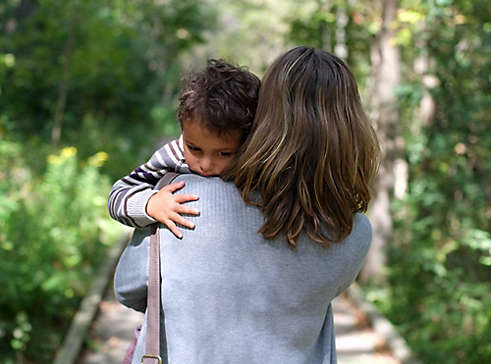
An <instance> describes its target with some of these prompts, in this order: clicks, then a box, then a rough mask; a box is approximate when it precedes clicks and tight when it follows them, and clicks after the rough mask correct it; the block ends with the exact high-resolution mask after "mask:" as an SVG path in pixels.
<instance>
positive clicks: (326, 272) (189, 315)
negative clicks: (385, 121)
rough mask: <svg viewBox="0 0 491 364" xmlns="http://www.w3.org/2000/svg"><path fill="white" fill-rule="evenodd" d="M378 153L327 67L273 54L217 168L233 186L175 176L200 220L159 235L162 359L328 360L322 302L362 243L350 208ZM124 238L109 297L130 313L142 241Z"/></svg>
mask: <svg viewBox="0 0 491 364" xmlns="http://www.w3.org/2000/svg"><path fill="white" fill-rule="evenodd" d="M378 155H379V147H378V143H377V139H376V136H375V133H374V131H373V129H372V128H371V126H370V124H369V122H368V120H367V118H366V116H365V113H364V111H363V109H362V107H361V102H360V98H359V95H358V90H357V86H356V82H355V80H354V78H353V76H352V74H351V72H350V71H349V69H348V68H347V66H346V65H345V64H344V63H343V62H342V61H341V60H340V59H338V58H336V57H335V56H333V55H331V54H329V53H327V52H323V51H320V50H316V49H311V48H306V47H297V48H294V49H292V50H290V51H288V52H286V53H285V54H284V55H282V56H281V57H279V58H278V59H277V60H276V61H275V62H274V63H273V65H272V66H271V67H270V68H269V69H268V70H267V72H266V74H265V76H264V80H263V83H262V87H261V91H260V96H259V104H258V109H257V114H256V118H255V122H254V125H253V129H252V131H251V134H250V135H249V137H248V139H247V141H246V142H245V144H244V146H243V150H242V151H241V154H240V157H239V159H238V161H237V163H236V164H235V167H234V168H233V169H232V170H231V171H230V174H229V175H230V176H231V177H233V180H234V182H235V184H232V183H230V182H224V181H222V180H221V179H219V178H203V177H200V176H196V175H182V176H180V177H178V178H179V179H182V180H184V181H186V187H185V189H184V191H192V192H193V193H195V194H198V195H199V196H200V199H199V201H195V202H192V203H191V205H193V206H194V207H197V208H198V209H199V210H200V211H201V215H200V216H199V217H190V219H191V220H195V221H193V222H195V223H196V229H195V230H185V231H183V238H182V240H178V239H176V238H174V237H173V236H172V233H170V231H168V230H165V229H161V237H160V246H161V278H162V284H161V287H162V289H161V299H162V306H163V312H164V313H165V319H162V322H161V327H162V328H161V354H162V357H163V358H164V362H168V363H172V364H173V363H186V364H192V363H295V364H297V363H335V362H336V351H335V337H334V328H333V316H332V309H331V303H330V302H331V300H332V299H333V298H335V297H336V296H337V295H339V294H340V293H341V292H343V291H344V290H345V289H346V288H347V287H348V286H349V285H350V284H351V283H352V282H353V280H354V279H355V277H356V275H357V274H358V272H359V270H360V269H361V267H362V263H363V260H364V258H365V256H366V254H367V251H368V248H369V245H370V241H371V227H370V223H369V221H368V219H367V218H366V217H365V216H364V215H362V214H361V213H360V212H364V211H366V209H367V205H368V202H369V199H370V193H369V189H368V185H369V183H370V181H371V180H372V178H373V177H374V175H375V173H376V170H377V166H378ZM137 234H140V235H139V236H141V237H142V239H141V242H140V243H138V244H135V245H130V246H128V247H127V248H126V250H125V252H124V253H123V255H122V257H121V259H120V262H119V264H118V268H117V271H116V276H115V292H116V295H117V297H118V299H119V300H120V301H121V302H122V303H123V304H125V305H127V306H130V307H133V308H135V309H139V310H144V309H145V304H146V301H145V300H146V283H147V270H148V269H147V261H148V256H147V252H148V241H149V239H148V238H147V235H148V231H145V230H143V231H137ZM164 322H165V325H164ZM164 330H165V331H164ZM144 332H145V327H144V328H143V335H141V337H140V338H139V342H138V345H137V348H136V351H135V357H134V359H133V363H139V362H140V358H141V355H142V354H143V347H144V340H145V334H144Z"/></svg>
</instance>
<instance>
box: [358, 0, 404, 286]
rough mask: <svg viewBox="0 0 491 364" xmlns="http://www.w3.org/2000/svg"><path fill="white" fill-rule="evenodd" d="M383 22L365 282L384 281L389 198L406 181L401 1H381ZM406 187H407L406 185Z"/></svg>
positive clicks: (377, 42) (376, 45)
mask: <svg viewBox="0 0 491 364" xmlns="http://www.w3.org/2000/svg"><path fill="white" fill-rule="evenodd" d="M381 5H382V24H381V28H380V30H379V32H378V34H377V35H376V37H375V39H374V42H373V44H372V46H371V61H372V67H373V77H374V81H373V83H372V85H373V92H372V95H373V97H372V100H371V104H372V105H371V106H372V111H373V112H374V119H375V121H376V129H377V135H378V137H379V140H380V144H381V147H382V158H383V159H382V165H381V168H380V175H379V178H378V180H377V181H376V183H375V196H374V200H373V202H372V205H371V209H370V212H369V213H370V219H371V221H372V225H373V240H372V247H371V249H370V252H369V253H368V258H367V263H366V264H365V267H364V268H363V269H362V272H361V275H360V279H361V280H362V281H368V280H375V281H382V280H384V267H385V264H386V247H387V244H388V243H389V241H390V239H391V237H392V216H391V213H390V201H391V198H392V197H393V196H394V188H395V186H396V185H398V184H401V183H402V186H404V185H405V184H406V183H407V167H404V166H405V162H404V161H403V160H402V159H401V158H400V157H399V155H400V150H401V149H402V147H403V140H402V137H401V130H400V121H399V114H398V110H397V97H396V95H395V94H394V88H395V87H396V86H397V85H399V82H400V70H399V66H400V65H399V51H398V49H397V47H396V46H395V45H394V44H393V42H392V38H393V37H394V35H395V29H394V23H395V20H396V16H397V9H398V5H399V2H398V0H382V2H381ZM403 190H404V188H403Z"/></svg>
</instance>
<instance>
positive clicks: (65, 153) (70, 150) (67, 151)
mask: <svg viewBox="0 0 491 364" xmlns="http://www.w3.org/2000/svg"><path fill="white" fill-rule="evenodd" d="M75 154H77V148H75V147H65V148H63V149H62V150H61V153H60V156H61V158H63V159H68V158H70V157H73V156H74V155H75Z"/></svg>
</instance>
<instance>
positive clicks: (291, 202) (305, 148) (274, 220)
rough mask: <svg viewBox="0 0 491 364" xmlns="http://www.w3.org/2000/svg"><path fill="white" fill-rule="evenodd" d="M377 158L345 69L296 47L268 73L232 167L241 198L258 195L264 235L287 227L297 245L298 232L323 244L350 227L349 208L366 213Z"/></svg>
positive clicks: (331, 58)
mask: <svg viewBox="0 0 491 364" xmlns="http://www.w3.org/2000/svg"><path fill="white" fill-rule="evenodd" d="M378 157H379V146H378V142H377V138H376V135H375V132H374V130H373V128H372V127H371V125H370V123H369V121H368V119H367V116H366V114H365V112H364V111H363V108H362V105H361V101H360V96H359V94H358V88H357V85H356V81H355V79H354V77H353V75H352V73H351V71H350V70H349V68H348V67H347V66H346V64H345V63H344V62H343V61H342V60H340V59H339V58H337V57H335V56H333V55H331V54H329V53H328V52H325V51H321V50H318V49H313V48H307V47H297V48H294V49H292V50H290V51H288V52H286V53H285V54H283V55H282V56H280V57H279V58H278V59H277V60H276V61H275V62H274V63H273V64H272V65H271V66H270V67H269V69H268V70H267V71H266V74H265V76H264V78H263V80H262V86H261V90H260V94H259V103H258V108H257V111H256V118H255V121H254V124H253V127H252V131H251V133H250V135H249V137H248V139H247V141H246V143H245V144H244V147H243V151H242V154H241V156H240V157H239V162H238V163H237V167H236V168H235V169H234V170H233V171H232V173H233V174H234V176H235V182H236V184H237V186H238V187H239V188H240V189H241V191H242V194H243V197H244V198H245V199H246V200H247V197H248V196H249V194H250V192H252V191H259V192H260V193H261V195H262V202H261V205H260V206H261V208H262V211H263V213H264V218H265V222H264V225H263V226H262V228H261V230H260V231H261V232H262V233H263V234H264V236H265V237H267V238H274V237H276V236H278V235H279V234H280V233H282V232H283V233H286V235H287V239H288V242H289V244H290V245H291V246H292V247H294V246H295V242H296V240H297V238H298V236H299V234H300V232H301V231H302V230H303V231H305V232H306V233H307V234H308V235H309V236H310V237H311V238H312V239H313V240H315V241H317V242H319V243H321V244H328V243H329V242H333V241H339V240H341V239H343V238H345V237H346V236H347V235H348V234H349V233H350V232H351V229H352V227H353V213H354V212H358V211H366V209H367V205H368V202H369V200H370V192H369V187H368V185H369V183H370V181H371V180H372V178H373V177H374V176H375V174H376V170H377V167H378ZM323 226H327V227H328V231H329V235H326V234H325V232H326V231H325V229H324V228H323Z"/></svg>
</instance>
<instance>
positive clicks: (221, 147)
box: [109, 60, 260, 238]
mask: <svg viewBox="0 0 491 364" xmlns="http://www.w3.org/2000/svg"><path fill="white" fill-rule="evenodd" d="M259 87H260V80H259V78H258V77H257V76H255V75H254V74H252V73H251V72H248V71H246V70H245V69H242V68H238V67H234V66H232V65H230V64H228V63H226V62H224V61H223V60H209V61H208V63H207V66H206V67H205V69H203V70H202V71H200V72H198V73H196V74H194V75H192V76H191V77H190V78H189V79H188V80H187V81H186V83H185V85H184V87H183V89H182V90H181V95H180V97H179V106H178V109H177V118H178V120H179V124H180V126H181V131H182V134H181V136H180V138H179V139H177V140H173V141H171V142H170V143H167V144H165V145H164V146H163V147H162V148H160V149H159V150H157V151H156V152H155V153H154V154H153V155H152V157H151V158H150V160H149V161H148V162H147V163H145V164H143V165H141V166H139V167H137V168H136V169H135V170H134V171H133V172H131V173H130V174H129V175H128V176H126V177H123V178H121V179H120V180H118V181H117V182H116V183H115V184H114V185H113V187H112V189H111V193H110V195H109V214H110V215H111V217H112V218H114V219H115V220H117V221H119V222H121V223H123V224H125V225H128V226H132V227H136V228H142V227H145V226H147V225H149V224H152V223H154V222H156V221H159V222H161V223H163V224H165V225H166V226H167V227H168V228H169V229H170V230H171V231H172V232H173V233H174V234H175V235H176V236H177V237H179V238H180V237H182V234H181V232H180V231H179V229H178V228H177V226H176V223H177V224H180V225H182V226H186V227H188V228H191V229H192V228H194V224H192V223H191V222H190V221H188V220H186V219H185V218H184V217H182V216H181V215H180V214H199V211H197V210H196V209H193V208H190V207H187V206H185V205H181V204H182V203H184V202H186V201H192V200H196V199H198V196H195V195H191V194H180V195H174V194H173V193H174V192H175V191H177V190H179V189H181V188H182V187H183V186H184V182H177V183H171V184H169V185H168V186H166V187H164V188H163V189H161V190H160V191H156V190H153V187H154V186H155V185H156V184H157V182H158V181H159V180H160V178H161V177H162V176H163V175H164V174H165V173H166V172H169V171H173V172H178V173H197V174H200V175H202V176H205V177H209V176H220V175H221V174H222V173H223V172H226V171H227V170H228V169H229V168H230V167H231V164H232V162H233V160H234V156H235V154H236V153H237V151H238V149H239V147H240V146H241V144H242V143H243V142H244V140H245V138H246V137H247V134H248V133H249V130H250V128H251V126H252V121H253V120H254V115H255V113H256V106H257V97H258V93H259Z"/></svg>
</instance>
